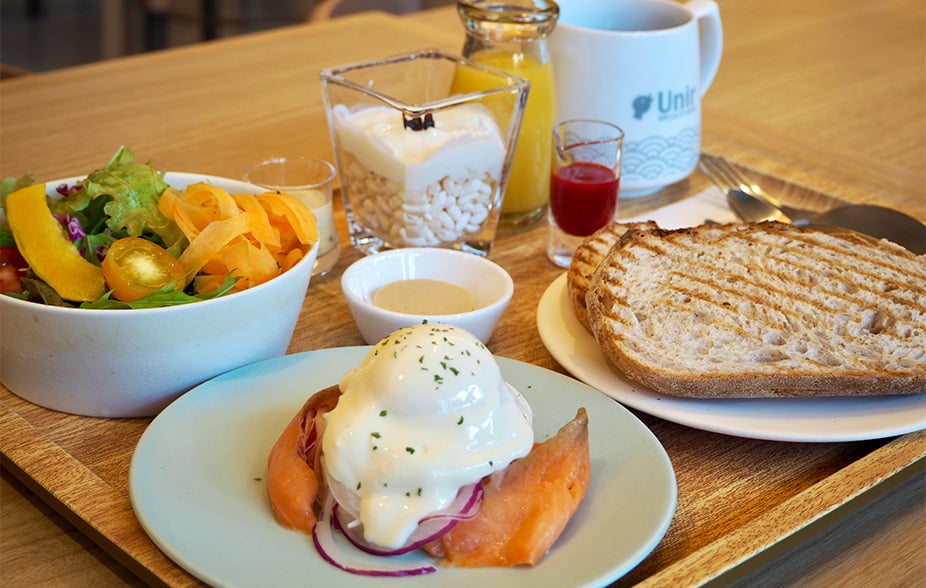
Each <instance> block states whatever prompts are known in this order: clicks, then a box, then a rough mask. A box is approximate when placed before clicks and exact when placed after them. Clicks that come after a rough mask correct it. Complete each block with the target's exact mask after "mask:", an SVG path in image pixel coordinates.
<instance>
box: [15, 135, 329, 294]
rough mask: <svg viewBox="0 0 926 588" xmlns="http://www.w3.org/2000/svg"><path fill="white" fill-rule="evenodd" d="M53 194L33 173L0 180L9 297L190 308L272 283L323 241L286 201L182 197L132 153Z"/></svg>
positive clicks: (209, 194) (219, 193)
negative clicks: (202, 301) (275, 276)
mask: <svg viewBox="0 0 926 588" xmlns="http://www.w3.org/2000/svg"><path fill="white" fill-rule="evenodd" d="M54 192H55V196H54V197H48V196H46V186H45V185H44V184H38V183H36V182H35V181H34V179H33V177H32V175H31V174H25V175H23V176H22V177H19V178H4V179H3V180H2V181H0V207H2V211H3V214H2V215H0V291H2V292H3V293H4V294H5V295H8V296H15V297H18V298H21V299H24V300H29V301H33V302H39V303H43V304H50V305H58V306H70V307H80V308H92V309H113V308H152V307H161V306H172V305H177V304H186V303H189V302H195V301H198V300H206V299H210V298H215V297H219V296H224V295H226V294H228V293H230V292H232V291H234V290H237V289H242V288H245V287H249V286H252V285H256V284H257V283H261V282H262V281H266V280H267V279H270V278H272V277H273V276H274V275H276V274H278V273H280V272H282V271H285V270H286V269H288V268H289V267H291V266H292V265H294V264H295V263H296V262H297V261H298V259H300V258H301V257H302V255H303V254H304V253H305V252H306V251H308V249H309V248H311V245H312V243H313V242H314V240H317V228H316V227H315V219H314V215H312V213H311V211H309V210H308V209H307V208H306V207H305V206H304V205H302V204H301V202H299V201H298V200H295V199H294V198H292V197H291V196H289V195H287V194H282V193H273V194H270V193H268V194H265V195H258V196H253V195H244V194H234V195H231V194H228V193H227V192H225V191H224V190H221V189H220V188H217V187H215V186H211V185H206V184H196V185H193V186H189V187H187V188H185V189H184V190H183V191H178V190H175V189H174V188H172V187H170V186H169V185H168V183H167V182H166V181H165V179H164V172H161V171H158V170H156V169H154V168H152V167H151V165H150V164H149V163H138V162H136V161H135V155H134V153H133V152H132V150H131V149H129V148H127V147H125V146H123V147H120V148H119V149H118V150H117V151H116V153H115V154H114V155H113V156H112V158H111V159H110V160H109V162H108V163H106V165H104V166H103V167H101V168H100V169H97V170H95V171H93V172H91V173H90V174H89V175H87V176H86V178H84V179H82V180H80V181H78V182H77V183H75V184H73V185H59V186H55V188H54ZM217 211H218V212H217ZM213 224H214V225H215V226H211V227H210V226H209V225H213ZM313 239H314V240H313ZM194 242H195V245H194V246H191V244H193V243H194Z"/></svg>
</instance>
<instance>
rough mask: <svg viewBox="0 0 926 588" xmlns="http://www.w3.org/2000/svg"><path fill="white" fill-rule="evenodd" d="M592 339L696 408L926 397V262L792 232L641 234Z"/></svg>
mask: <svg viewBox="0 0 926 588" xmlns="http://www.w3.org/2000/svg"><path fill="white" fill-rule="evenodd" d="M586 303H587V307H588V313H589V321H590V329H591V331H592V333H593V334H594V335H595V337H596V339H597V340H598V342H599V344H600V345H601V348H602V352H603V353H604V354H605V355H606V357H608V358H609V359H610V360H611V361H612V362H613V363H614V364H615V365H616V366H617V367H618V368H619V369H621V370H623V371H625V373H627V374H628V375H629V376H630V377H632V378H635V379H638V380H640V381H641V382H642V383H644V384H646V385H650V386H653V387H659V388H660V389H661V390H663V391H665V392H670V393H678V394H683V395H691V396H701V397H708V396H724V397H737V396H775V395H819V394H829V395H849V394H852V395H857V394H886V393H915V392H924V391H926V343H924V342H926V257H917V256H914V255H912V254H910V253H909V252H907V251H904V250H899V249H897V248H895V246H893V245H884V244H873V243H871V242H869V241H865V240H862V239H860V238H858V237H856V236H854V235H832V234H823V233H817V232H814V231H810V230H806V229H801V228H798V227H791V226H785V225H778V224H771V225H768V226H755V225H753V226H745V225H738V226H721V227H709V228H705V227H697V228H694V229H687V230H679V231H661V230H660V231H650V232H647V233H642V232H634V231H628V232H627V233H626V234H625V235H624V236H623V237H622V238H621V245H620V246H617V247H614V248H613V249H612V250H611V251H610V253H609V254H608V257H607V258H606V259H605V261H603V262H602V263H601V265H600V267H599V270H598V272H597V273H596V274H595V276H594V278H593V280H592V282H591V285H590V289H589V292H588V295H587V300H586Z"/></svg>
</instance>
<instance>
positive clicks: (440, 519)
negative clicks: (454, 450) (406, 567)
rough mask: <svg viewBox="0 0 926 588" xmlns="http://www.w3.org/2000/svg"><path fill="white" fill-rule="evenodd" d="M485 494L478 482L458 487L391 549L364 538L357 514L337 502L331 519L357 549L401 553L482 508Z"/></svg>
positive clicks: (387, 554) (380, 553)
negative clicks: (451, 497)
mask: <svg viewBox="0 0 926 588" xmlns="http://www.w3.org/2000/svg"><path fill="white" fill-rule="evenodd" d="M484 496H485V491H484V490H483V488H482V484H481V483H480V482H477V483H475V484H470V485H469V486H464V487H463V488H460V491H459V492H458V493H457V497H456V498H455V499H454V501H453V502H451V503H450V505H449V506H448V507H447V508H445V509H443V510H440V511H437V512H434V513H431V514H430V515H428V516H426V517H425V518H423V519H421V522H420V523H419V524H418V528H417V529H415V531H414V532H413V533H412V534H411V535H410V536H409V538H408V540H407V541H406V542H405V544H404V545H402V546H401V547H397V548H394V549H389V548H384V547H382V546H379V545H376V544H375V543H370V542H369V541H367V540H366V539H365V538H364V537H363V526H362V525H360V524H354V523H355V522H358V521H357V518H356V516H354V515H353V514H352V513H350V512H349V510H348V509H345V508H339V506H340V505H338V504H336V505H335V507H334V522H335V524H337V526H338V529H339V530H340V531H341V532H342V533H344V536H345V537H347V539H348V540H349V541H350V542H351V543H352V544H353V545H354V546H355V547H356V548H357V549H359V550H361V551H363V552H365V553H369V554H371V555H380V556H392V555H402V554H403V553H408V552H410V551H415V550H416V549H420V548H422V547H424V546H425V545H427V544H428V543H430V542H432V541H434V540H436V539H438V538H439V537H440V536H441V535H443V534H445V533H446V532H447V531H449V530H450V529H452V528H453V527H455V526H456V524H457V523H459V522H460V521H463V520H468V519H473V518H475V517H476V515H477V514H479V511H480V510H481V509H482V499H483V497H484Z"/></svg>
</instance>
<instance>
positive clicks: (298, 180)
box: [244, 156, 341, 276]
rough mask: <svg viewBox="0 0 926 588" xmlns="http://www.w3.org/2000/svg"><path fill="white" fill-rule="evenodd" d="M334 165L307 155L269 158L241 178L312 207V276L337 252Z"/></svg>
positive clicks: (330, 262)
mask: <svg viewBox="0 0 926 588" xmlns="http://www.w3.org/2000/svg"><path fill="white" fill-rule="evenodd" d="M335 176H336V172H335V169H334V166H333V165H331V164H330V163H328V162H327V161H324V160H322V159H312V158H310V157H302V156H293V157H270V158H268V159H265V160H263V161H261V162H259V163H255V164H254V165H252V166H250V167H248V168H247V169H246V170H245V172H244V180H245V181H246V182H250V183H252V184H257V185H258V186H262V187H264V188H267V189H268V190H279V191H281V192H286V193H288V194H291V195H292V196H295V197H296V198H298V199H299V200H301V201H302V202H303V203H305V205H306V206H308V207H309V208H310V209H312V212H314V213H315V216H316V217H317V218H318V257H316V259H315V267H314V268H313V269H312V275H313V276H320V275H324V274H326V273H328V271H330V270H331V268H332V267H333V266H334V264H335V263H336V262H337V261H338V257H339V256H340V254H341V247H340V242H339V241H338V231H337V229H336V228H335V225H334V213H333V208H332V188H333V187H334V178H335Z"/></svg>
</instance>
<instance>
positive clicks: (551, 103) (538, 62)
mask: <svg viewBox="0 0 926 588" xmlns="http://www.w3.org/2000/svg"><path fill="white" fill-rule="evenodd" d="M457 10H458V12H459V13H460V18H461V19H462V20H463V24H464V26H465V27H466V32H467V36H466V42H465V44H464V47H463V55H464V56H465V57H467V58H469V59H472V60H474V61H478V62H480V63H483V64H485V65H489V66H493V67H497V68H499V69H502V70H505V71H507V72H509V73H512V74H514V75H516V76H519V77H522V78H525V79H527V80H528V81H529V82H530V83H531V87H530V92H529V93H528V97H527V105H526V107H525V110H524V118H523V120H522V123H521V132H520V134H519V136H518V142H517V145H516V147H515V152H514V157H513V159H512V163H511V171H510V173H509V176H508V185H507V188H506V189H505V197H504V200H503V201H502V215H501V220H500V224H501V225H502V226H503V227H517V226H526V225H530V224H533V223H534V222H535V221H537V220H540V219H541V218H542V217H543V215H544V213H545V212H546V207H547V202H548V201H549V193H550V161H551V150H552V132H553V125H554V124H555V123H556V94H555V87H554V84H553V75H554V74H553V63H552V62H551V60H550V55H549V52H548V50H547V45H546V37H547V36H548V35H549V34H550V32H552V30H553V27H554V26H555V24H556V19H557V17H558V16H559V7H558V6H557V5H556V3H554V2H552V1H547V0H506V1H505V2H499V1H498V0H474V1H463V0H461V1H459V2H457ZM470 71H472V70H470ZM479 89H481V87H480V85H479V81H478V79H476V78H475V76H457V77H456V78H455V79H454V85H453V90H454V91H459V92H468V91H474V90H479Z"/></svg>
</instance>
